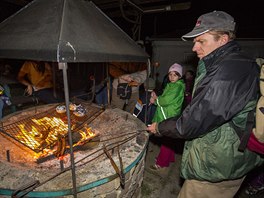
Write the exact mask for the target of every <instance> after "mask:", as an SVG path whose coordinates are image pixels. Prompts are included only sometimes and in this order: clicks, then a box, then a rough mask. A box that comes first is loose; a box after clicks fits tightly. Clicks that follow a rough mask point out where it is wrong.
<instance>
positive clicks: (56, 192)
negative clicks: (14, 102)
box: [0, 105, 148, 198]
mask: <svg viewBox="0 0 264 198" xmlns="http://www.w3.org/2000/svg"><path fill="white" fill-rule="evenodd" d="M50 107H52V106H51V105H49V106H48V108H50ZM55 107H56V106H55ZM55 107H54V108H55ZM46 108H47V105H45V106H44V107H38V108H37V109H36V108H34V109H29V110H27V111H23V112H18V113H15V114H13V115H10V116H8V117H6V118H4V119H3V120H2V122H3V124H4V125H5V124H6V123H10V122H16V120H19V119H20V116H22V117H25V116H28V115H29V114H34V113H38V112H43V111H44V110H45V109H46ZM87 110H88V111H89V107H88V109H87ZM89 126H90V127H91V128H92V129H93V130H96V131H97V132H99V134H100V136H99V139H100V141H99V142H96V143H89V144H87V146H86V148H85V149H84V150H80V151H76V152H75V153H74V157H75V169H76V170H75V172H76V183H77V196H78V198H90V197H91V198H92V197H93V198H95V197H100V198H101V197H107V198H112V197H113V198H114V197H128V198H132V197H133V198H134V197H135V198H137V197H139V196H140V187H141V184H142V180H143V173H144V166H145V161H144V159H145V154H146V147H147V143H148V133H147V132H145V131H144V130H145V129H146V126H145V124H144V123H142V122H141V121H140V120H138V119H137V118H135V117H133V116H132V115H131V114H128V113H127V112H124V111H122V110H119V109H106V110H105V111H103V112H102V113H101V114H100V115H99V116H98V117H97V118H96V119H94V120H93V121H92V122H91V123H89ZM130 137H131V138H130ZM129 138H130V139H129ZM0 142H1V144H0V150H1V151H0V172H1V176H0V197H6V196H10V195H11V194H12V193H13V192H14V191H15V190H17V189H19V188H20V187H21V186H24V185H25V184H28V183H30V182H34V181H36V180H38V181H40V183H41V185H40V186H39V187H37V188H36V189H35V190H34V191H31V192H30V193H28V195H27V196H28V197H62V196H63V197H72V173H71V171H65V172H63V173H62V172H61V170H62V165H63V167H64V168H66V169H67V168H68V167H70V166H71V164H70V156H69V154H68V155H66V156H64V158H63V161H60V160H59V159H57V158H55V157H54V158H53V159H51V160H48V161H45V162H43V163H40V164H38V163H36V159H34V158H33V157H32V156H33V155H34V152H33V151H31V150H30V149H28V148H27V147H25V146H21V145H20V144H19V143H17V142H15V141H14V140H12V139H10V138H9V137H8V136H6V135H4V134H3V133H0ZM116 142H119V147H117V146H116V145H117V144H116ZM104 146H105V147H106V148H107V150H108V151H109V153H110V155H111V157H112V158H113V160H114V161H115V163H116V165H117V166H118V167H119V168H120V163H119V157H118V152H117V151H118V148H119V153H120V156H121V158H122V162H123V170H124V173H125V186H124V187H122V186H121V184H120V178H119V177H118V175H117V174H116V172H115V170H114V168H113V166H112V165H111V163H110V160H109V158H108V157H107V156H106V154H105V153H104V151H103V148H104ZM7 153H9V154H10V156H9V160H7ZM54 175H57V176H56V177H54ZM50 178H52V179H50Z"/></svg>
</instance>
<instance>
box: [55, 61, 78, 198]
mask: <svg viewBox="0 0 264 198" xmlns="http://www.w3.org/2000/svg"><path fill="white" fill-rule="evenodd" d="M67 68H68V65H67V63H59V69H62V70H63V83H64V95H65V104H66V113H67V121H68V137H69V144H70V155H71V171H72V185H73V196H74V198H77V190H76V175H75V163H74V154H73V146H72V145H73V143H72V133H71V117H70V109H69V89H68V77H67Z"/></svg>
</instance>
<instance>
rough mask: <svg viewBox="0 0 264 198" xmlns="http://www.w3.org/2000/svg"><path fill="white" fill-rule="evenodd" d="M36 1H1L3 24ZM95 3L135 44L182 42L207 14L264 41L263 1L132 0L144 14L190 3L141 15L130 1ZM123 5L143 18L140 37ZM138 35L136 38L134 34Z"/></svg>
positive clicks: (132, 15) (242, 34) (239, 34)
mask: <svg viewBox="0 0 264 198" xmlns="http://www.w3.org/2000/svg"><path fill="white" fill-rule="evenodd" d="M31 1H32V0H0V21H3V20H4V19H6V18H7V17H9V16H10V15H12V14H13V13H15V12H17V11H18V10H19V9H21V8H22V7H23V6H25V5H26V4H27V3H29V2H31ZM93 2H94V3H95V4H96V5H97V6H98V7H99V8H100V9H101V10H102V11H103V12H104V13H105V14H106V15H107V16H109V18H111V19H112V20H113V21H114V22H115V23H116V24H117V25H118V26H119V27H121V29H123V30H124V31H125V32H126V33H127V34H128V35H129V36H131V37H132V38H133V39H134V40H145V39H146V38H153V37H154V38H157V37H158V38H180V37H181V36H182V35H183V34H185V33H187V32H188V31H190V30H191V29H192V28H193V27H194V25H195V22H196V20H197V18H198V17H199V16H200V15H201V14H204V13H206V12H211V11H213V10H223V11H226V12H227V13H229V14H231V15H232V16H233V17H234V18H235V21H236V22H237V37H238V38H264V16H263V6H262V5H261V2H262V1H261V0H251V1H248V0H243V1H242V0H240V1H238V0H228V1H227V0H222V1H220V0H218V1H214V0H211V1H208V0H207V1H205V0H201V1H199V0H170V1H168V0H129V2H131V3H133V4H134V5H135V6H138V7H139V8H141V9H142V10H145V11H146V10H150V9H152V8H157V9H160V8H164V6H168V5H178V4H179V3H190V8H188V9H183V8H178V7H177V9H176V10H174V11H156V12H152V13H140V12H138V10H137V9H135V6H131V4H129V3H127V1H126V0H93ZM121 3H122V5H123V7H122V8H123V10H124V13H125V16H126V17H127V18H129V19H130V20H135V19H136V18H137V17H139V16H140V14H141V25H140V26H138V28H139V29H140V31H139V32H140V33H138V32H137V33H135V30H133V29H135V27H137V26H136V25H135V24H134V23H132V22H131V21H128V20H126V19H124V17H123V16H122V12H121V9H120V5H121ZM133 33H134V34H136V36H135V35H134V34H133Z"/></svg>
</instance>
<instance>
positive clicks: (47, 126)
mask: <svg viewBox="0 0 264 198" xmlns="http://www.w3.org/2000/svg"><path fill="white" fill-rule="evenodd" d="M78 104H81V105H82V106H83V107H84V108H85V109H86V114H85V115H84V116H83V117H81V118H80V117H77V116H75V115H74V114H73V112H72V111H70V117H71V130H72V131H73V132H79V133H83V132H84V131H86V130H87V127H88V124H89V123H90V122H91V121H92V120H94V119H96V117H98V116H99V115H100V114H101V113H102V112H103V111H104V110H103V109H102V108H101V107H98V106H96V105H93V104H91V103H86V102H85V101H84V102H80V101H79V103H78ZM56 106H57V105H56ZM56 106H55V107H52V108H50V109H48V110H47V111H44V112H41V113H38V114H36V115H34V116H28V117H26V118H24V119H20V120H19V121H16V122H13V123H11V124H7V125H5V124H4V123H3V126H2V127H1V131H2V132H3V133H4V134H6V135H8V136H9V137H11V138H12V139H14V140H16V141H17V142H19V143H21V144H23V145H24V146H26V147H28V148H30V149H31V150H33V151H34V152H36V153H39V152H42V151H43V150H44V149H45V148H51V147H52V146H54V145H55V143H56V142H57V139H58V136H67V134H68V125H67V116H66V113H64V114H59V113H57V112H56Z"/></svg>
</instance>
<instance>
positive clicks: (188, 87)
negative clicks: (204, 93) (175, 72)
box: [183, 70, 194, 108]
mask: <svg viewBox="0 0 264 198" xmlns="http://www.w3.org/2000/svg"><path fill="white" fill-rule="evenodd" d="M183 79H184V83H185V93H184V105H183V107H184V108H185V107H186V106H187V105H188V104H189V103H190V102H191V100H192V91H193V86H194V72H193V71H192V70H187V71H186V72H185V75H184V78H183Z"/></svg>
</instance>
